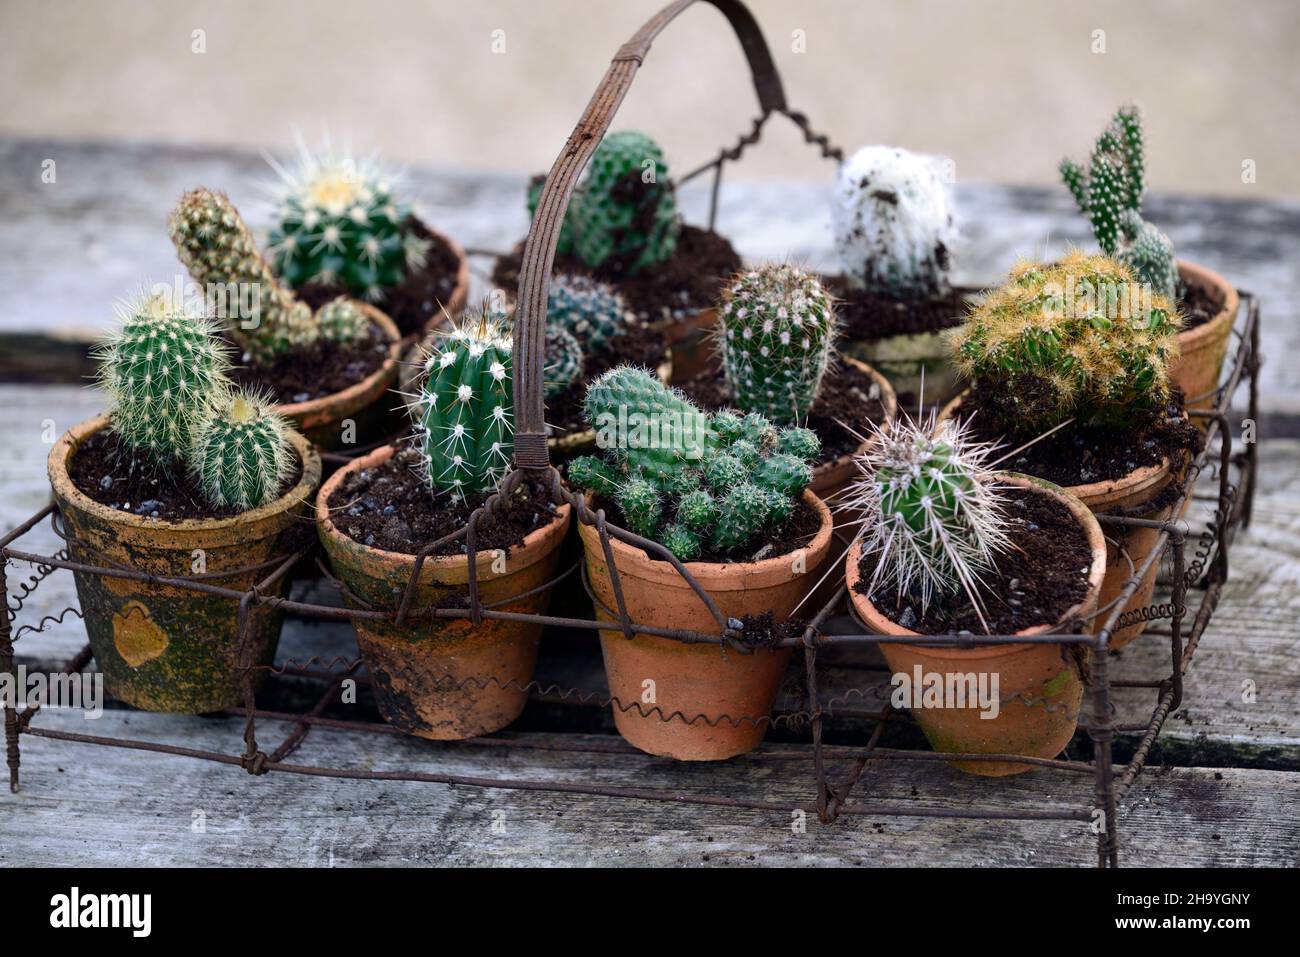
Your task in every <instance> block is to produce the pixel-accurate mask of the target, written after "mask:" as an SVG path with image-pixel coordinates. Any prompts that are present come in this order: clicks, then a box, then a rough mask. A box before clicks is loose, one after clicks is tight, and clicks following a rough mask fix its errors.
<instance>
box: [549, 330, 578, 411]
mask: <svg viewBox="0 0 1300 957" xmlns="http://www.w3.org/2000/svg"><path fill="white" fill-rule="evenodd" d="M544 371H545V390H544V391H545V393H546V398H548V399H553V398H555V397H556V396H557V395H560V394H561V393H562V392H563V391H564V390H565V389H567V388H568V387H569V386H571V385H573V383H574V382H575V381H576V380H577V379H578V377H579V376H580V375H581V374H582V346H580V345H578V340H577V339H575V338H574V337H573V335H572V333H570V332H569V331H568V330H567V329H565V328H564V327H563V326H559V325H556V324H554V323H547V325H546V368H545V370H544Z"/></svg>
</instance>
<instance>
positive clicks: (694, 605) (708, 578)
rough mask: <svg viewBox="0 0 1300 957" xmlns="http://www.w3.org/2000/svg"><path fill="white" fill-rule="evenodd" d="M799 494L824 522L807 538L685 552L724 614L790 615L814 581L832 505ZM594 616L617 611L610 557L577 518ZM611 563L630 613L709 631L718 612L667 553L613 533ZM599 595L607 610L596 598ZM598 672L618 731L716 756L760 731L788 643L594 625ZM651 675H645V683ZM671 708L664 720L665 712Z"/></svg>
mask: <svg viewBox="0 0 1300 957" xmlns="http://www.w3.org/2000/svg"><path fill="white" fill-rule="evenodd" d="M803 501H804V504H806V505H807V506H809V507H810V508H813V509H815V510H816V512H817V514H818V515H819V516H820V518H821V527H820V528H819V529H818V531H817V534H816V535H815V536H814V537H813V539H812V541H811V542H809V543H808V545H807V546H806V547H804V548H801V549H799V550H798V551H796V552H791V553H790V554H788V555H781V556H779V557H777V558H767V559H763V560H762V561H758V562H749V563H738V564H722V563H708V562H689V563H688V564H687V565H686V568H687V569H688V570H689V571H690V573H691V574H692V575H693V576H694V577H695V579H696V580H697V581H698V582H699V583H700V585H701V586H702V587H703V588H704V590H705V591H706V592H707V593H708V595H709V596H710V597H711V598H712V599H713V601H714V602H715V603H716V604H717V606H718V608H719V609H720V610H721V611H722V613H723V614H724V615H726V616H727V617H729V618H741V617H743V616H745V615H760V614H762V613H763V612H769V611H770V612H771V613H772V615H773V617H774V618H775V620H777V621H781V620H783V619H785V618H788V617H789V616H790V614H791V612H792V611H793V610H794V608H795V607H796V606H797V605H798V604H799V601H800V599H802V598H803V597H804V595H806V594H807V593H808V590H809V589H810V588H812V586H813V584H814V583H815V582H816V578H815V570H816V569H817V568H820V567H821V565H822V564H823V562H824V561H825V559H826V555H827V553H828V552H829V550H830V545H831V513H830V510H829V509H827V507H826V505H825V503H823V502H822V500H821V499H819V498H818V497H817V496H815V495H813V494H812V492H808V491H805V492H804V494H803ZM578 531H579V533H580V534H581V536H582V544H583V550H584V553H585V557H586V563H587V575H588V578H589V580H590V582H591V587H592V590H593V591H594V593H595V595H596V598H597V599H598V602H597V606H596V618H597V620H598V621H614V620H616V618H615V615H616V614H617V612H616V611H615V610H616V609H617V607H618V605H617V602H616V600H615V598H614V590H613V585H612V583H611V580H610V573H609V567H608V565H607V563H606V561H605V554H604V551H603V550H602V549H601V546H600V537H599V535H598V534H597V532H596V529H595V527H594V526H590V525H586V524H582V525H579V526H578ZM610 546H611V548H612V549H613V554H614V563H615V566H616V568H617V569H618V573H619V580H620V581H621V583H622V587H623V596H624V598H625V600H626V602H627V610H628V614H629V615H630V616H631V618H632V620H633V621H634V622H637V623H640V624H643V625H650V626H652V627H658V628H679V629H686V630H691V631H698V632H702V633H705V634H709V633H716V632H717V630H718V626H717V622H716V621H714V619H713V616H712V615H711V614H709V611H708V608H707V607H706V606H705V605H704V603H703V602H702V601H700V599H699V597H698V596H697V595H696V594H695V592H694V591H693V590H692V589H691V587H690V585H688V584H687V583H686V581H685V580H684V579H683V578H682V577H681V576H680V575H678V574H677V571H676V569H674V568H673V566H672V565H671V564H670V563H668V562H665V561H656V560H654V559H652V558H650V557H649V556H648V555H647V554H646V553H645V552H644V551H642V550H641V549H639V548H634V547H633V546H631V545H628V544H626V543H624V542H620V541H619V540H618V539H615V538H611V539H610ZM601 605H604V606H605V608H607V609H609V611H605V610H604V609H602V608H601ZM600 645H601V649H602V651H603V652H604V656H605V674H606V676H607V677H608V679H609V690H610V694H611V695H612V696H613V697H614V699H615V702H614V704H613V706H612V707H613V712H614V723H615V725H616V726H617V727H618V731H619V734H621V735H623V737H624V738H626V739H627V740H628V741H629V742H630V743H632V744H633V745H635V746H636V747H638V748H640V749H641V750H642V751H646V752H648V753H650V754H658V755H664V756H666V757H671V758H676V759H678V760H679V761H720V760H723V759H725V758H730V757H734V756H735V755H738V754H744V753H745V752H747V751H751V750H753V749H754V748H755V747H756V746H757V745H758V744H759V742H760V741H762V740H763V735H764V733H765V732H766V731H767V725H768V721H767V720H766V719H767V718H768V716H769V715H770V714H771V711H772V705H773V703H774V702H775V700H776V695H777V692H778V691H779V690H780V687H781V679H782V678H783V676H784V675H785V669H786V665H787V664H788V663H789V661H790V653H791V650H792V649H789V648H776V649H773V648H758V649H754V650H753V651H752V652H751V653H748V654H745V653H742V652H740V651H738V650H735V649H732V648H728V647H723V646H722V645H721V644H716V645H715V644H690V643H687V642H680V641H675V640H673V639H670V638H660V637H657V636H654V635H647V634H644V633H635V634H634V636H633V637H632V638H631V639H629V638H627V637H626V636H625V635H624V634H623V632H622V631H621V630H619V629H615V630H610V631H605V630H602V631H601V632H600ZM648 682H649V683H648ZM672 715H676V717H672V718H671V719H670V720H663V719H664V718H667V717H669V716H672Z"/></svg>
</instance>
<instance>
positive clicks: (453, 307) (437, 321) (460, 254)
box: [406, 220, 469, 342]
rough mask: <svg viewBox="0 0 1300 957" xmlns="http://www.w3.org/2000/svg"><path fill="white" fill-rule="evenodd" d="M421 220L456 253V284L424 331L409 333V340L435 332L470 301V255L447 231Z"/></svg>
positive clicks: (412, 340)
mask: <svg viewBox="0 0 1300 957" xmlns="http://www.w3.org/2000/svg"><path fill="white" fill-rule="evenodd" d="M421 222H422V223H423V224H424V228H425V229H427V230H428V231H429V232H430V233H432V234H433V235H434V236H436V237H438V238H439V239H441V240H442V241H443V242H444V243H446V244H447V246H448V248H449V249H451V251H452V252H453V253H455V254H456V261H457V266H456V286H455V288H454V289H452V291H451V296H450V297H448V299H447V301H446V302H445V303H443V304H442V310H441V311H439V312H436V313H434V314H433V316H431V317H430V318H429V321H428V322H426V323H425V324H424V330H423V331H422V332H414V333H411V334H409V335H408V336H407V337H406V341H407V342H414V341H416V340H418V339H419V338H420V337H421V336H423V335H426V334H427V333H430V332H433V331H434V330H435V329H437V328H438V327H440V326H442V325H443V324H445V323H446V321H447V317H448V316H459V315H460V314H461V312H462V311H464V309H465V306H466V304H468V302H469V257H468V256H466V255H465V250H464V249H463V248H461V245H460V243H458V242H456V240H454V239H452V238H451V237H450V236H448V235H447V234H446V233H442V232H439V231H438V230H436V229H434V228H433V227H432V226H430V225H429V224H428V223H425V222H424V221H423V220H421Z"/></svg>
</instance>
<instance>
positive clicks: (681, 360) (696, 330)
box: [664, 306, 718, 382]
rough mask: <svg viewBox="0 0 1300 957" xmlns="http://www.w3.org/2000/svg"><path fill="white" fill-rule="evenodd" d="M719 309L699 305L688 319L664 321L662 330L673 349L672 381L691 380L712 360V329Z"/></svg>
mask: <svg viewBox="0 0 1300 957" xmlns="http://www.w3.org/2000/svg"><path fill="white" fill-rule="evenodd" d="M717 324H718V310H717V309H715V308H714V307H713V306H709V307H708V308H707V309H701V310H699V311H698V312H696V313H695V315H693V316H691V317H690V318H688V319H680V320H677V321H676V322H670V323H666V324H665V326H664V332H665V334H666V335H667V336H668V345H669V348H671V349H672V354H673V368H672V373H673V377H672V381H673V382H690V381H691V380H692V379H694V378H695V377H696V376H697V375H699V374H700V373H701V372H703V371H704V370H705V369H708V368H709V367H710V365H711V364H712V362H713V330H714V328H715V327H716V326H717Z"/></svg>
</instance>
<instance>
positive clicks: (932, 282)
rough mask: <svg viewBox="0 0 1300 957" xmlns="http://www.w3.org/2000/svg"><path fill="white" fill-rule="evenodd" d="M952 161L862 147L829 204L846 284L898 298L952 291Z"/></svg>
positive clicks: (848, 162) (847, 163)
mask: <svg viewBox="0 0 1300 957" xmlns="http://www.w3.org/2000/svg"><path fill="white" fill-rule="evenodd" d="M951 168H952V161H951V160H948V159H946V158H944V157H936V156H926V155H922V154H919V153H912V152H909V151H908V150H904V149H898V148H895V147H890V146H865V147H863V148H862V149H860V150H858V151H857V152H856V153H854V154H853V155H852V156H850V157H849V158H848V159H847V160H845V162H844V164H843V165H842V166H841V167H840V171H839V177H838V179H837V180H836V183H835V197H834V202H833V205H832V206H831V222H832V226H833V227H834V231H835V247H836V251H837V252H838V254H839V257H840V261H841V263H842V265H843V267H844V272H845V276H846V278H847V279H848V281H849V283H850V284H851V285H852V286H853V287H854V288H855V289H858V290H861V291H863V292H865V293H866V294H868V295H872V296H877V297H880V298H884V299H891V300H896V301H908V300H918V299H932V298H938V297H941V296H944V295H946V294H947V293H948V292H949V289H950V286H949V280H948V270H949V268H950V251H951V249H952V245H953V240H954V239H955V237H956V229H955V227H954V224H953V196H952V185H951V182H950V180H951V175H950V173H949V171H950V170H951Z"/></svg>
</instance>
